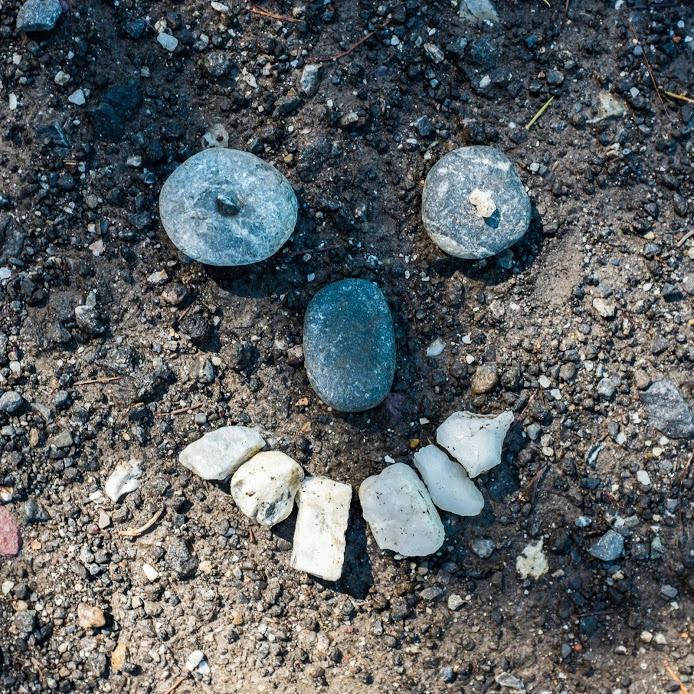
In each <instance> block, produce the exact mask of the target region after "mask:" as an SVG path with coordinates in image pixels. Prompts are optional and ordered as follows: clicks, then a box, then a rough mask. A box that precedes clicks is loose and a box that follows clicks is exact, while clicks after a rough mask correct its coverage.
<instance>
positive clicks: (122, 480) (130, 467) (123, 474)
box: [104, 460, 142, 502]
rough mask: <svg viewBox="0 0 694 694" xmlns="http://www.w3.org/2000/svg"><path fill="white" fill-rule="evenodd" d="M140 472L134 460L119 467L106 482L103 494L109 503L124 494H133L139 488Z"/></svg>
mask: <svg viewBox="0 0 694 694" xmlns="http://www.w3.org/2000/svg"><path fill="white" fill-rule="evenodd" d="M140 477H142V470H141V469H140V465H139V463H138V462H137V461H136V460H131V461H130V462H129V463H123V464H121V465H119V466H118V467H117V468H116V469H115V470H114V471H113V472H112V473H111V476H110V477H109V478H108V480H107V481H106V484H105V485H104V492H106V496H107V497H108V498H109V499H111V501H114V502H117V501H118V500H119V499H120V498H121V497H122V496H123V495H124V494H129V493H130V492H134V491H135V490H136V489H138V488H139V487H140Z"/></svg>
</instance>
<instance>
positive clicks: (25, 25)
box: [17, 0, 63, 31]
mask: <svg viewBox="0 0 694 694" xmlns="http://www.w3.org/2000/svg"><path fill="white" fill-rule="evenodd" d="M62 12H63V8H62V7H61V6H60V0H28V2H25V3H24V4H23V5H22V7H21V9H20V10H19V12H18V14H17V29H19V31H50V30H51V29H52V28H53V27H54V26H55V24H56V22H57V21H58V19H59V18H60V15H61V14H62Z"/></svg>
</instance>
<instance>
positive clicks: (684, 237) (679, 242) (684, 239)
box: [677, 229, 694, 248]
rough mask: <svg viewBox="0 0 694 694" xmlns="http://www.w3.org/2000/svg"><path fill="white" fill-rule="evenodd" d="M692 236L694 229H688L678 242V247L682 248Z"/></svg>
mask: <svg viewBox="0 0 694 694" xmlns="http://www.w3.org/2000/svg"><path fill="white" fill-rule="evenodd" d="M692 236H694V229H692V230H691V231H688V232H687V233H686V234H685V235H684V236H683V237H682V238H681V239H680V240H679V241H678V242H677V248H682V245H683V244H684V242H685V241H686V240H687V239H691V238H692Z"/></svg>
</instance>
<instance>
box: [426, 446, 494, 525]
mask: <svg viewBox="0 0 694 694" xmlns="http://www.w3.org/2000/svg"><path fill="white" fill-rule="evenodd" d="M414 466H415V467H416V468H417V470H419V474H420V475H421V476H422V479H423V480H424V484H425V485H426V487H427V489H428V490H429V494H431V500H432V501H433V502H434V504H435V505H436V506H438V507H439V508H440V509H442V510H443V511H450V512H451V513H456V514H458V515H459V516H476V515H478V514H479V513H480V512H481V511H482V508H483V507H484V497H483V496H482V492H480V490H479V489H477V487H476V486H475V483H474V482H472V481H471V480H470V478H469V477H468V475H467V472H465V469H464V468H463V466H462V465H460V463H454V462H453V461H452V460H451V459H450V458H449V457H448V456H447V455H446V454H445V453H444V452H443V451H442V450H441V449H440V448H437V447H436V446H425V447H424V448H422V449H421V450H420V451H417V453H415V455H414Z"/></svg>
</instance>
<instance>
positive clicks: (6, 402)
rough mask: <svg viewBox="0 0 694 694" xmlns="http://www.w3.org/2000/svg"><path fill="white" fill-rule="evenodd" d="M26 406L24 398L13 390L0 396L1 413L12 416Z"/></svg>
mask: <svg viewBox="0 0 694 694" xmlns="http://www.w3.org/2000/svg"><path fill="white" fill-rule="evenodd" d="M23 404H24V398H23V397H22V396H21V395H20V394H19V393H15V392H14V391H13V390H8V391H7V392H6V393H3V394H2V396H0V412H7V413H8V414H12V413H14V412H16V411H17V410H18V409H19V408H20V407H21V406H22V405H23Z"/></svg>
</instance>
